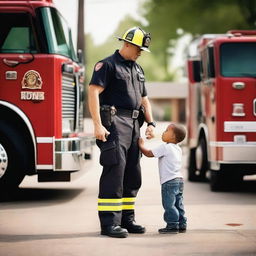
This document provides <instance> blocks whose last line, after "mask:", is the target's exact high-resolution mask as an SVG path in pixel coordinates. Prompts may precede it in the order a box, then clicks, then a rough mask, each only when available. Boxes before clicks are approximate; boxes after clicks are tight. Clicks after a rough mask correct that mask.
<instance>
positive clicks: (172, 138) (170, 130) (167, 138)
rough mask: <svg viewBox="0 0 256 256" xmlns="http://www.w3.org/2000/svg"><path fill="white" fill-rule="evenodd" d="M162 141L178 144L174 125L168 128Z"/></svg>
mask: <svg viewBox="0 0 256 256" xmlns="http://www.w3.org/2000/svg"><path fill="white" fill-rule="evenodd" d="M162 141H163V142H167V143H176V137H175V134H174V132H173V125H172V124H170V125H168V126H167V128H166V130H165V131H164V132H163V134H162Z"/></svg>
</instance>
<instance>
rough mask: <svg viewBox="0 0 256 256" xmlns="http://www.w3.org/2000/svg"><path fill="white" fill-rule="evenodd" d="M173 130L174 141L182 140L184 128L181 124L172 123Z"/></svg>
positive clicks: (184, 132)
mask: <svg viewBox="0 0 256 256" xmlns="http://www.w3.org/2000/svg"><path fill="white" fill-rule="evenodd" d="M173 132H174V134H175V138H176V143H179V142H181V141H183V140H184V139H185V137H186V129H185V127H184V126H183V125H181V124H177V123H173Z"/></svg>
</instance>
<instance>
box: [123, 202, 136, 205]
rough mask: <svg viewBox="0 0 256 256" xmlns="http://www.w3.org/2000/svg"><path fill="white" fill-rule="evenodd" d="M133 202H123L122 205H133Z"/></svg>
mask: <svg viewBox="0 0 256 256" xmlns="http://www.w3.org/2000/svg"><path fill="white" fill-rule="evenodd" d="M134 204H135V202H123V205H134Z"/></svg>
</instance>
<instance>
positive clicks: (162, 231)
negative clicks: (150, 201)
mask: <svg viewBox="0 0 256 256" xmlns="http://www.w3.org/2000/svg"><path fill="white" fill-rule="evenodd" d="M158 232H159V233H160V234H178V233H179V230H178V229H177V228H168V227H165V228H160V229H158Z"/></svg>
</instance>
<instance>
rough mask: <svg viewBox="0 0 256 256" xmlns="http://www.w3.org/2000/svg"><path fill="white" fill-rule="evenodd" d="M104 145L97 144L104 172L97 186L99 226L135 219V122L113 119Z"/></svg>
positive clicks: (138, 182) (138, 181)
mask: <svg viewBox="0 0 256 256" xmlns="http://www.w3.org/2000/svg"><path fill="white" fill-rule="evenodd" d="M106 128H107V129H108V131H109V132H110V135H109V136H108V139H107V141H106V142H102V141H98V140H97V145H98V146H99V148H100V150H101V153H100V163H101V165H102V166H103V172H102V175H101V178H100V184H99V198H98V213H99V218H100V224H101V227H106V226H111V225H123V224H125V223H129V222H130V221H133V220H134V204H135V198H136V195H137V192H138V190H139V188H140V186H141V169H140V151H139V147H138V138H139V136H140V127H139V123H138V120H135V119H132V118H130V117H124V116H115V117H114V121H113V123H112V125H111V127H106Z"/></svg>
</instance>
